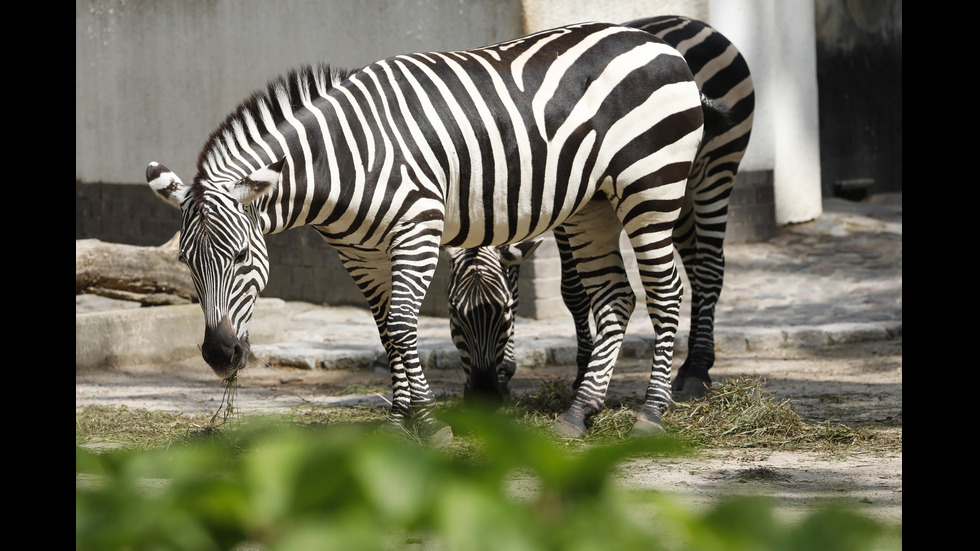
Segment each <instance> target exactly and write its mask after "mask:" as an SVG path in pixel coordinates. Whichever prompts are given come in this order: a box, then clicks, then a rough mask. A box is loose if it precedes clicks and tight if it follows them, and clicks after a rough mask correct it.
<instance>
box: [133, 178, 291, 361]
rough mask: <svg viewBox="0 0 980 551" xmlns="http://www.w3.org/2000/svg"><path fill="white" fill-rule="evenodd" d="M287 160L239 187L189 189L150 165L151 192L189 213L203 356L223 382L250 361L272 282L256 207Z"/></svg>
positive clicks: (184, 245) (188, 259) (186, 225)
mask: <svg viewBox="0 0 980 551" xmlns="http://www.w3.org/2000/svg"><path fill="white" fill-rule="evenodd" d="M283 162H284V161H279V162H277V163H274V164H272V165H269V166H268V167H265V168H261V169H259V170H257V171H255V172H253V173H252V174H251V175H249V176H247V177H245V178H242V179H240V180H238V181H233V182H228V183H226V184H214V183H212V182H207V181H205V180H204V179H203V178H198V179H197V180H196V181H195V183H194V184H193V185H189V186H188V185H185V184H184V183H183V182H182V181H181V180H180V178H178V177H177V175H176V174H174V173H173V172H171V171H170V170H169V169H168V168H167V167H165V166H163V165H161V164H158V163H150V165H149V166H147V168H146V181H147V183H149V185H150V188H152V189H153V191H154V192H155V193H156V194H157V195H158V196H160V197H162V198H163V199H164V200H166V201H167V202H169V203H171V204H173V205H175V206H177V207H179V208H180V209H181V211H182V213H183V217H182V222H181V230H180V260H181V262H183V263H185V264H186V265H187V267H188V268H189V269H190V272H191V277H192V279H193V280H194V288H195V290H196V291H197V296H198V299H199V300H200V303H201V308H202V309H203V310H204V343H203V344H202V345H201V356H202V357H203V358H204V361H205V362H207V364H208V365H210V366H211V369H213V370H214V372H215V374H216V375H218V376H219V377H221V378H223V379H224V378H229V377H233V376H234V375H235V374H237V373H238V370H240V369H241V368H243V367H245V364H246V362H247V361H248V359H249V353H250V345H249V341H248V322H249V320H250V319H251V317H252V310H253V309H254V307H255V300H256V298H258V295H259V293H260V292H261V291H262V289H264V288H265V285H266V283H267V282H268V279H269V257H268V253H267V252H266V247H265V238H264V237H263V234H262V231H261V229H260V227H259V224H258V219H257V216H256V214H255V212H254V211H253V209H252V208H250V207H249V205H250V203H251V202H252V201H255V200H256V199H258V198H259V197H262V196H263V195H265V194H266V193H268V192H269V191H271V190H272V189H274V188H275V187H276V186H277V185H278V183H279V175H280V172H281V170H282V165H283Z"/></svg>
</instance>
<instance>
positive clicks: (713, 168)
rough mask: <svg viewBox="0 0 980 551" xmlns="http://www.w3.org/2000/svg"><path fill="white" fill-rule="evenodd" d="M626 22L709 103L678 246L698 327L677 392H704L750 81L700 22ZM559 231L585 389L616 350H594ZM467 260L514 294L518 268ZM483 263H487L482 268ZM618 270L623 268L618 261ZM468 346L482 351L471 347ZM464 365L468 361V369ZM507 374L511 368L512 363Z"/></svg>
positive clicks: (579, 379)
mask: <svg viewBox="0 0 980 551" xmlns="http://www.w3.org/2000/svg"><path fill="white" fill-rule="evenodd" d="M628 25H629V26H633V27H637V28H640V29H643V30H646V31H647V32H650V33H652V34H654V35H656V36H658V37H659V38H662V39H663V40H664V41H665V42H667V43H668V44H670V45H671V46H673V47H675V48H677V49H678V51H680V52H681V53H682V54H683V55H684V57H685V59H686V61H687V63H688V65H689V66H690V67H691V70H692V72H693V74H694V78H695V81H696V82H697V84H698V87H699V89H700V90H701V92H702V94H703V95H704V100H705V102H706V109H705V112H706V115H705V126H704V135H705V137H704V140H703V141H702V144H701V147H700V149H699V150H698V155H697V158H696V159H695V163H694V166H693V167H692V170H691V174H690V178H689V180H688V188H687V193H686V194H685V197H684V203H683V207H682V210H681V215H680V218H679V221H678V224H677V226H676V227H675V228H674V232H673V238H674V243H675V246H676V247H677V248H678V250H679V252H680V256H681V258H682V259H683V263H684V267H685V269H686V270H687V274H688V278H689V280H690V282H691V286H692V289H691V295H692V322H691V329H692V330H691V336H690V339H689V341H688V354H687V357H686V359H685V362H684V364H683V365H682V366H681V367H680V369H679V370H678V374H677V377H676V378H675V380H674V390H675V391H677V392H678V393H679V394H695V395H696V394H700V393H703V392H704V391H705V389H706V386H705V385H710V378H709V377H708V369H710V367H711V366H712V364H713V363H714V312H715V307H716V305H717V302H718V298H719V295H720V293H721V288H722V282H723V277H724V254H723V242H724V237H725V228H726V224H727V219H728V200H729V196H730V194H731V190H732V186H733V185H734V181H735V174H736V172H737V171H738V165H739V162H740V161H741V159H742V157H743V155H744V153H745V149H746V147H747V145H748V139H749V134H750V132H751V129H752V115H753V109H754V89H753V85H752V78H751V76H750V74H749V69H748V65H747V64H746V62H745V60H744V59H743V58H742V56H741V54H740V53H739V51H738V50H737V48H736V47H735V46H734V45H733V44H732V43H731V42H730V41H729V40H728V39H727V38H725V37H724V36H723V35H722V34H721V33H719V32H717V31H716V30H714V29H713V28H711V27H710V26H708V25H707V24H705V23H703V22H701V21H696V20H692V19H689V18H686V17H678V16H663V17H653V18H649V19H642V20H638V21H634V22H631V23H628ZM554 233H555V240H556V243H557V245H558V252H559V255H560V260H561V268H562V278H561V295H562V299H563V300H564V302H565V305H566V307H567V308H568V310H569V311H570V312H571V313H572V317H573V320H574V323H575V332H576V338H577V343H578V346H577V348H578V351H577V355H576V363H577V364H578V372H577V375H576V378H575V381H574V383H573V387H574V388H575V389H579V387H580V386H581V385H582V383H583V381H586V380H587V379H588V378H591V379H593V380H594V379H595V378H596V373H602V374H604V375H608V374H609V373H611V371H610V370H609V369H608V367H610V366H609V362H610V361H612V360H613V359H614V358H613V353H614V351H611V350H610V349H609V347H608V342H607V343H606V346H605V348H603V349H600V350H599V351H598V352H597V353H596V354H594V353H593V352H594V348H595V346H596V345H595V341H594V339H593V335H592V331H591V329H590V325H589V321H590V318H589V316H590V310H591V308H592V304H591V302H590V300H589V293H588V292H587V288H586V287H585V286H583V284H582V279H581V278H580V277H579V271H578V270H577V269H576V262H575V260H574V258H573V255H572V245H571V244H570V243H569V237H568V235H567V234H566V231H565V228H563V227H558V228H556V229H555V232H554ZM617 233H618V232H616V231H615V230H613V231H610V232H609V234H610V235H615V234H617ZM465 260H466V261H467V262H469V263H470V265H468V266H458V267H456V270H457V271H464V270H467V269H470V270H476V269H479V270H481V271H483V272H485V273H486V272H492V271H494V270H495V269H496V270H497V271H498V272H500V273H501V274H503V273H506V274H507V276H508V277H511V278H515V283H514V286H513V288H512V290H511V291H510V292H516V274H517V272H518V270H519V268H518V267H517V266H514V265H503V264H501V263H500V262H499V260H496V257H495V256H494V255H493V254H492V253H487V254H471V255H469V256H468V257H466V258H465ZM478 263H479V264H482V265H480V266H477V265H476V264H478ZM600 266H601V265H600ZM588 269H591V270H595V269H596V268H588ZM600 269H601V267H600ZM615 269H617V270H618V264H616V266H615ZM486 277H489V276H486ZM508 293H509V292H504V293H502V294H500V295H499V296H497V297H496V300H497V302H498V303H501V304H505V303H508V302H509V303H511V304H514V308H516V300H513V299H512V298H511V297H510V296H509V294H508ZM454 298H456V299H457V300H462V299H461V298H459V297H454ZM484 300H486V299H484ZM599 300H600V301H601V300H602V297H599ZM451 322H452V323H453V324H457V323H459V324H466V323H468V322H467V320H462V321H459V320H457V319H451ZM600 329H601V328H600ZM468 336H470V338H473V339H484V340H486V341H490V342H496V341H498V340H499V339H500V336H499V335H496V334H494V333H490V332H487V333H484V334H482V335H480V334H475V333H473V332H470V333H468ZM468 345H469V346H478V345H475V344H473V343H468ZM507 346H510V347H511V348H513V343H512V342H508V343H507ZM465 362H466V358H464V365H465ZM507 369H508V370H510V369H513V368H512V367H511V366H507ZM607 384H608V377H605V376H604V377H603V379H602V380H601V382H600V384H599V385H598V388H597V389H595V390H592V389H589V390H590V391H591V392H593V393H594V395H595V396H597V397H598V396H600V395H601V394H602V393H604V385H607ZM657 385H658V383H657V382H653V383H652V385H651V386H657ZM502 392H506V389H505V388H504V389H502Z"/></svg>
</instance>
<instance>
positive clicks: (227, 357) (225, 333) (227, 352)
mask: <svg viewBox="0 0 980 551" xmlns="http://www.w3.org/2000/svg"><path fill="white" fill-rule="evenodd" d="M249 349H250V346H249V343H248V337H247V336H246V337H245V338H243V339H239V338H238V335H237V334H236V333H235V331H234V330H233V329H232V327H231V322H229V321H228V318H227V317H225V318H222V319H221V322H219V323H218V325H217V326H216V327H205V329H204V343H203V344H202V345H201V356H202V357H203V358H204V361H205V362H206V363H207V364H208V365H209V366H211V369H212V370H213V371H214V373H215V375H217V376H218V377H221V378H222V379H225V378H228V377H230V376H232V375H234V374H235V373H236V372H237V371H238V370H239V369H241V368H243V367H245V364H246V363H247V362H248V355H249Z"/></svg>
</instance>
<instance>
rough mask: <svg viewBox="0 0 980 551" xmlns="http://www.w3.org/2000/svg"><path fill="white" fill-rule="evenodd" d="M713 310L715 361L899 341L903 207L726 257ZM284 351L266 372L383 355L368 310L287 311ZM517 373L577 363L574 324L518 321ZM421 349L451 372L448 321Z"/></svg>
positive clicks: (637, 339) (883, 198) (851, 205)
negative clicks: (762, 352) (520, 368)
mask: <svg viewBox="0 0 980 551" xmlns="http://www.w3.org/2000/svg"><path fill="white" fill-rule="evenodd" d="M725 250H726V263H727V271H726V275H725V285H724V290H723V292H722V298H721V301H720V304H719V311H718V314H717V327H716V346H717V348H718V350H719V352H721V353H725V352H731V353H737V352H744V351H752V350H765V349H772V348H778V347H784V346H821V345H824V344H831V343H834V342H858V341H866V340H878V339H886V338H891V337H894V336H898V335H901V332H902V195H901V193H898V194H881V195H875V196H873V197H871V198H869V199H868V200H865V201H863V202H859V203H858V202H851V201H845V200H842V199H825V200H824V214H823V215H822V216H821V217H820V218H819V219H818V220H816V221H813V222H807V223H804V224H796V225H790V226H785V227H783V228H780V230H779V232H778V234H777V235H776V236H775V237H773V238H772V239H770V240H768V241H766V242H762V243H735V244H729V245H727V246H726V249H725ZM287 306H288V308H289V311H290V325H289V328H288V331H287V338H286V339H285V340H284V342H281V343H275V344H268V343H266V344H260V343H257V344H256V345H255V346H254V352H255V353H256V355H257V356H259V357H261V358H264V359H265V360H266V361H268V362H269V363H270V364H271V365H277V366H294V367H306V368H311V369H312V368H326V369H331V368H363V367H369V366H377V365H380V363H379V362H380V360H381V359H380V358H379V355H380V354H381V345H380V342H379V340H378V336H377V331H376V328H375V325H374V322H373V320H372V319H371V316H370V315H369V314H368V312H367V311H366V310H365V309H360V308H351V307H342V308H332V307H318V306H315V305H312V304H308V303H303V302H289V303H287ZM688 313H689V310H688V308H687V307H686V304H685V305H684V306H682V319H681V328H680V332H679V334H678V337H679V346H686V344H685V342H686V337H687V331H688V327H689V318H688ZM652 331H653V330H652V327H651V325H650V322H649V319H647V317H646V313H645V309H644V308H643V307H642V306H640V307H637V311H636V314H635V315H634V318H633V320H632V321H631V323H630V326H629V330H628V333H627V339H626V343H625V344H624V355H626V356H631V355H639V356H644V355H648V352H647V351H646V347H648V346H649V343H650V341H651V338H652ZM516 332H517V336H516V340H517V345H518V351H517V353H518V361H519V365H526V366H528V367H537V366H540V365H552V364H570V363H573V362H574V346H575V342H574V337H573V335H574V333H573V328H572V324H571V317H562V318H557V319H550V320H532V319H525V318H519V319H518V322H517V329H516ZM419 339H420V342H419V348H420V354H421V355H422V359H423V362H424V363H425V365H426V367H428V368H454V367H456V366H457V364H458V358H457V356H456V355H455V349H454V348H453V346H452V341H451V340H450V338H449V325H448V322H447V320H446V319H443V318H430V317H426V318H423V319H422V320H420V328H419Z"/></svg>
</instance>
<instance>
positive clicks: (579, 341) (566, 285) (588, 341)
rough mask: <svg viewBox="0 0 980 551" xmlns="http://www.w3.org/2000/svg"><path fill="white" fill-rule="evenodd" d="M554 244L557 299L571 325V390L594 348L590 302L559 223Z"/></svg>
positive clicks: (581, 374) (586, 367) (584, 368)
mask: <svg viewBox="0 0 980 551" xmlns="http://www.w3.org/2000/svg"><path fill="white" fill-rule="evenodd" d="M554 234H555V244H556V245H557V246H558V256H559V258H560V259H561V298H562V302H564V303H565V308H567V309H568V311H569V313H571V315H572V322H573V323H574V324H575V342H576V349H575V364H576V367H577V372H576V374H575V381H574V382H572V389H573V390H577V389H578V387H579V385H581V384H582V380H583V379H584V378H585V374H586V372H587V371H588V370H589V360H591V359H592V350H593V349H595V341H594V340H593V338H592V328H591V327H590V326H589V319H590V318H589V316H590V315H591V305H590V303H589V295H588V293H586V292H585V287H583V286H582V280H581V278H580V277H579V275H578V269H577V268H576V265H575V258H574V256H572V249H571V245H569V243H568V235H567V234H566V233H565V229H564V228H563V227H561V226H559V227H557V228H555V230H554Z"/></svg>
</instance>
